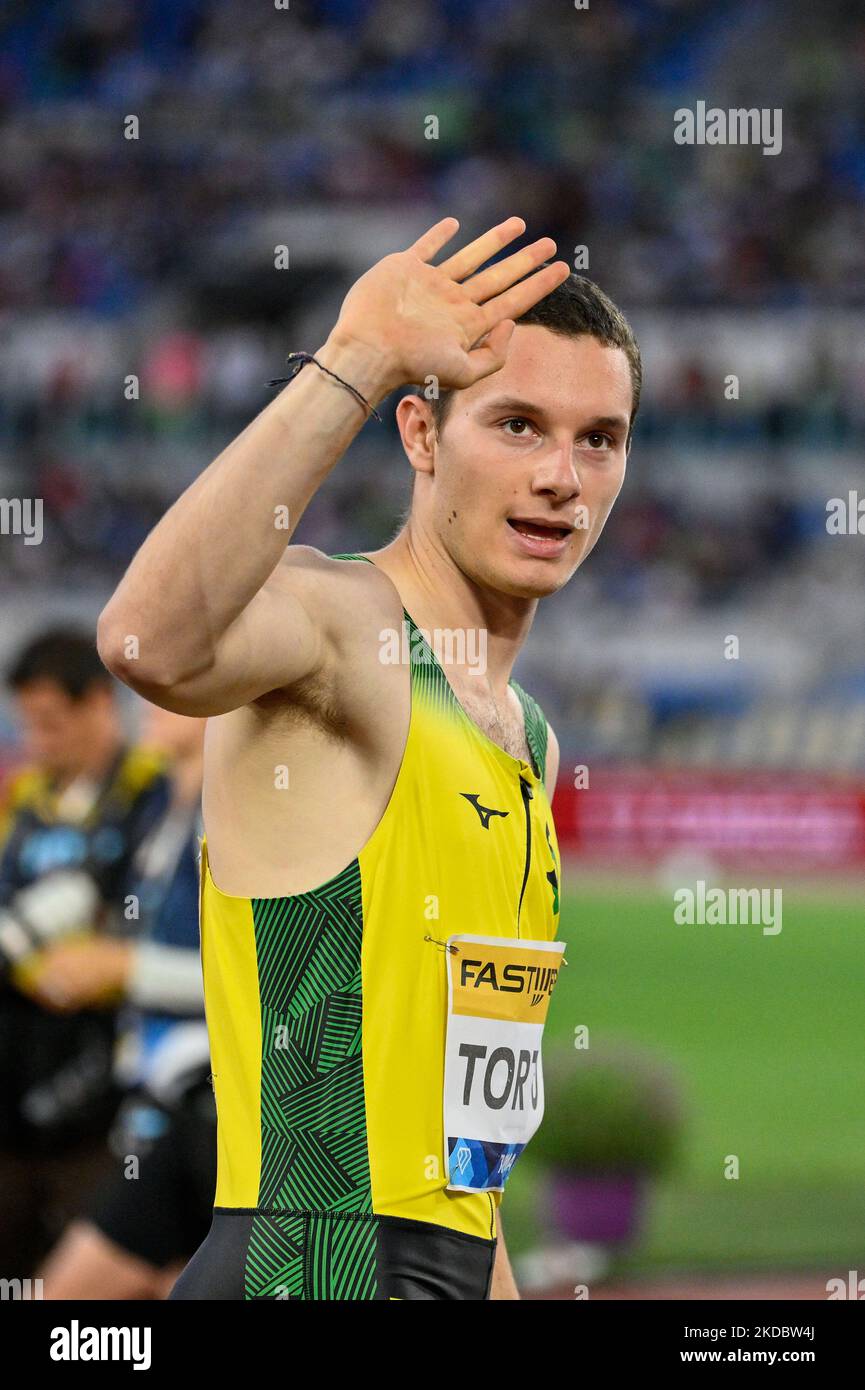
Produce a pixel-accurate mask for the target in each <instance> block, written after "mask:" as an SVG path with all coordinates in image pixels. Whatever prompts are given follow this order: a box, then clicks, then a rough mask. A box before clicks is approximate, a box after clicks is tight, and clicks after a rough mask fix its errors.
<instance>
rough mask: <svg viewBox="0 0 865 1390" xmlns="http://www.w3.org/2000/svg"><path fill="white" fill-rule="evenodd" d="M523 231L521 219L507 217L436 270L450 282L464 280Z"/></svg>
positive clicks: (524, 226) (523, 225)
mask: <svg viewBox="0 0 865 1390" xmlns="http://www.w3.org/2000/svg"><path fill="white" fill-rule="evenodd" d="M525 230H526V224H525V222H524V221H523V219H522V218H521V217H508V218H507V219H506V220H505V221H504V222H500V223H499V224H498V226H497V227H492V228H491V229H490V230H489V231H488V232H484V234H483V236H479V237H478V238H477V240H476V241H470V242H469V244H468V246H464V247H463V249H462V250H461V251H457V252H456V253H455V254H454V255H453V256H450V257H449V258H448V260H446V261H443V262H442V263H441V265H439V266H437V267H436V268H437V269H438V270H443V271H444V273H445V275H449V276H450V278H451V279H452V280H464V279H465V277H466V276H467V275H471V273H472V271H474V270H477V268H478V266H479V265H483V263H484V261H488V260H489V258H490V256H494V255H495V254H496V252H497V251H501V249H502V247H503V246H507V244H508V242H509V241H513V240H514V237H518V236H522V234H523V232H524V231H525Z"/></svg>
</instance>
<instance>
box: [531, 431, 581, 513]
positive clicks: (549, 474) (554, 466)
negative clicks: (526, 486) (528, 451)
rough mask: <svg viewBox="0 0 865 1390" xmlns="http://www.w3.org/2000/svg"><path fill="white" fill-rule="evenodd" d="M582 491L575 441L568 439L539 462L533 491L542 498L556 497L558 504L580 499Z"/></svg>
mask: <svg viewBox="0 0 865 1390" xmlns="http://www.w3.org/2000/svg"><path fill="white" fill-rule="evenodd" d="M582 490H583V487H582V483H581V481H580V474H579V471H578V469H577V460H576V457H575V452H574V446H573V441H572V440H570V439H568V441H567V442H566V443H564V442H563V443H562V444H559V445H556V446H555V447H554V448H552V449H550V450H549V452H548V453H547V454H546V457H545V458H544V459H543V460H539V465H538V469H537V471H536V473H535V477H534V486H533V491H534V492H535V493H536V494H538V495H539V496H541V497H554V498H555V499H556V501H557V502H569V501H571V500H572V499H573V498H575V497H579V496H580V495H581V493H582Z"/></svg>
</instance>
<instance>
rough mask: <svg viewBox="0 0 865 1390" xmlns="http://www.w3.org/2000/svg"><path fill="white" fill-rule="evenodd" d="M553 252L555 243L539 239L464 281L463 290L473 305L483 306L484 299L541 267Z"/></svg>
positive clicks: (498, 292) (542, 238) (543, 238)
mask: <svg viewBox="0 0 865 1390" xmlns="http://www.w3.org/2000/svg"><path fill="white" fill-rule="evenodd" d="M555 250H556V243H555V242H554V241H553V239H552V237H551V236H545V237H541V239H540V241H535V242H533V243H532V245H531V246H526V247H524V248H523V250H522V251H515V252H514V254H513V255H512V256H508V257H507V259H506V260H503V261H498V262H497V263H496V264H495V265H491V266H490V267H489V269H488V270H482V271H481V273H480V274H479V275H473V276H472V277H471V279H470V280H466V281H465V283H464V284H463V289H464V290H465V292H466V294H467V295H468V296H469V298H470V299H473V300H474V302H475V304H483V302H484V300H485V299H492V297H493V295H494V294H500V293H501V292H502V290H506V289H508V288H509V286H511V285H512V284H513V283H514V281H515V280H520V279H522V277H523V276H524V275H528V273H529V271H530V270H534V268H535V266H538V265H541V264H542V263H543V262H544V261H545V260H547V259H548V257H550V256H552V255H554V254H555Z"/></svg>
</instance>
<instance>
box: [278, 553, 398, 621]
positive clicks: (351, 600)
mask: <svg viewBox="0 0 865 1390" xmlns="http://www.w3.org/2000/svg"><path fill="white" fill-rule="evenodd" d="M271 581H272V582H273V584H274V585H275V586H277V587H278V588H279V589H281V590H282V591H283V592H286V593H291V594H293V595H294V596H295V597H296V598H298V599H299V600H300V601H301V602H302V603H303V604H304V607H306V608H307V610H308V611H310V612H312V613H314V614H315V616H316V618H317V619H318V620H319V621H321V622H322V623H323V625H325V626H326V627H327V629H328V631H329V632H330V633H331V635H332V636H334V637H336V638H337V639H340V638H342V639H345V640H348V641H351V639H352V638H353V637H354V636H356V634H357V632H358V629H359V628H360V629H361V630H363V629H366V628H368V627H369V626H370V625H372V626H374V625H375V624H376V623H379V624H381V623H386V622H388V621H389V620H392V621H394V622H398V621H399V619H400V618H401V617H402V604H401V602H400V598H399V595H398V593H397V591H396V588H395V586H394V583H393V581H392V580H391V579H390V578H389V577H388V576H387V575H386V574H385V573H384V571H383V570H382V569H380V568H379V567H378V566H377V565H375V564H369V563H368V562H367V561H366V560H335V559H334V558H333V557H332V556H330V555H325V554H324V552H323V551H321V550H316V548H315V547H314V546H311V545H289V546H287V547H286V550H285V554H284V555H283V557H282V559H281V560H280V563H279V564H278V565H277V567H276V569H275V570H274V573H273V575H272V576H271Z"/></svg>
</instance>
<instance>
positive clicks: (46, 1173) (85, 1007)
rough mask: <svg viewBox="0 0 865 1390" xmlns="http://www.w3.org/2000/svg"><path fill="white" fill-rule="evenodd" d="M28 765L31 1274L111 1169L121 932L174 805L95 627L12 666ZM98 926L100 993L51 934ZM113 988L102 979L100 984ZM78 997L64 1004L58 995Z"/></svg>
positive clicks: (18, 1001)
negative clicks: (133, 733)
mask: <svg viewBox="0 0 865 1390" xmlns="http://www.w3.org/2000/svg"><path fill="white" fill-rule="evenodd" d="M8 680H9V685H10V687H11V689H12V691H13V694H14V698H15V705H16V712H17V714H18V717H19V719H20V722H21V725H22V727H23V730H24V734H25V742H26V752H27V755H28V757H29V759H30V765H29V766H27V767H25V768H23V769H22V770H21V771H20V772H19V773H18V774H16V775H15V776H14V777H13V779H12V782H11V785H10V787H9V788H8V793H7V797H6V817H5V819H6V825H5V833H4V836H3V843H2V856H0V1272H2V1274H3V1276H4V1277H15V1276H18V1277H27V1276H28V1275H30V1274H32V1272H33V1267H34V1263H35V1261H37V1260H38V1259H39V1258H40V1257H41V1256H42V1255H43V1254H44V1252H45V1250H46V1249H47V1248H48V1247H49V1245H50V1244H52V1243H53V1241H54V1240H56V1238H57V1236H58V1234H59V1233H60V1231H61V1230H62V1229H63V1227H64V1225H65V1224H66V1221H67V1220H68V1219H69V1217H70V1216H71V1215H72V1214H73V1212H74V1211H75V1210H76V1208H77V1206H78V1204H79V1203H80V1201H81V1199H82V1196H83V1194H84V1193H85V1192H86V1189H87V1186H88V1184H90V1183H91V1182H93V1181H95V1180H96V1179H97V1177H98V1176H99V1174H100V1173H101V1172H103V1171H104V1170H105V1166H106V1164H107V1163H108V1161H109V1154H108V1151H107V1149H106V1147H105V1134H106V1131H107V1128H108V1126H109V1124H110V1122H111V1119H112V1116H113V1114H114V1111H115V1109H116V1107H117V1102H118V1099H119V1092H118V1091H117V1089H116V1087H115V1085H114V1084H113V1081H112V1075H111V1070H112V1050H113V1046H114V1034H115V1013H114V1006H115V1003H116V995H115V994H114V992H113V990H112V987H111V974H112V971H113V968H114V967H113V962H114V961H115V960H116V958H117V955H118V953H119V952H121V951H122V942H121V941H120V940H118V936H119V935H123V934H129V933H132V932H134V930H135V929H136V922H135V921H134V920H127V918H126V915H125V910H124V906H125V896H126V893H127V891H128V888H129V873H130V866H131V861H132V857H133V855H134V853H135V851H136V849H137V847H138V845H139V844H140V842H141V840H142V839H143V838H144V836H145V835H146V834H147V832H148V830H149V828H150V826H151V825H152V823H153V821H154V819H156V818H157V817H158V816H159V815H160V814H161V812H162V810H163V808H164V805H165V800H166V793H167V786H166V782H165V779H164V777H163V775H162V771H161V763H160V762H159V760H158V759H157V758H155V757H154V756H153V755H152V754H150V753H145V752H144V751H143V750H140V749H135V748H131V747H130V746H129V745H128V744H127V742H126V739H125V736H124V732H123V727H122V724H121V719H120V712H119V710H118V707H117V701H116V694H115V688H114V686H113V682H112V681H111V679H110V677H109V676H108V674H107V672H106V670H105V667H104V666H103V665H102V663H101V661H100V660H99V657H98V654H97V651H96V646H95V643H94V642H93V639H92V638H91V637H88V636H86V635H84V634H81V633H76V632H66V631H61V630H57V631H51V632H48V633H45V634H44V636H42V637H39V638H37V639H36V640H35V641H33V642H31V643H29V644H28V646H27V648H26V649H25V650H24V651H23V652H22V653H21V654H20V656H19V657H18V659H17V660H16V662H15V664H14V666H13V668H12V670H11V672H10V673H9V677H8ZM94 933H95V934H97V935H98V936H99V942H100V960H101V964H102V974H101V977H100V978H97V977H96V975H95V973H94V970H93V967H92V966H91V968H90V971H89V972H88V973H89V974H90V976H91V978H90V980H89V984H88V991H89V992H88V996H87V998H86V999H85V998H82V999H76V989H77V984H76V980H75V978H74V975H75V972H74V967H71V968H70V970H61V969H60V968H59V967H58V968H55V972H54V978H53V981H52V989H53V991H54V997H53V998H52V1000H51V1001H49V1000H48V999H47V998H46V997H45V996H44V995H43V996H42V997H41V998H40V997H39V993H38V986H39V980H40V974H41V972H42V971H43V969H44V966H45V961H46V953H47V951H48V950H49V949H50V948H51V947H52V946H57V945H58V944H59V943H61V942H63V941H66V942H70V941H72V940H76V941H78V942H79V943H80V942H83V941H85V940H89V941H92V940H93V937H94ZM102 986H104V988H103V987H102ZM58 1002H59V1003H61V1004H62V1005H64V1006H68V1007H67V1010H66V1011H65V1012H63V1013H58V1012H56V1011H55V1004H56V1003H58Z"/></svg>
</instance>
